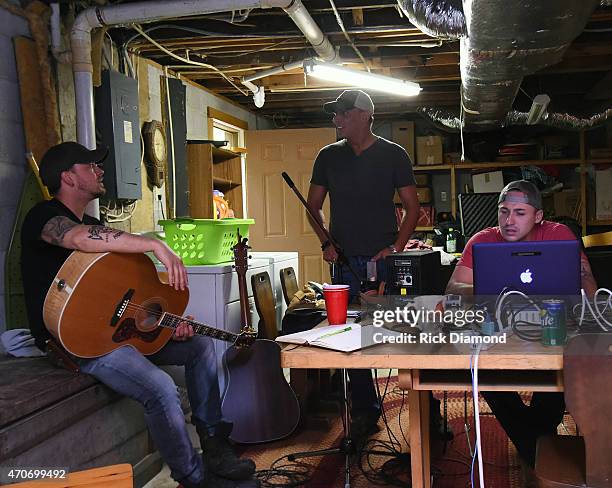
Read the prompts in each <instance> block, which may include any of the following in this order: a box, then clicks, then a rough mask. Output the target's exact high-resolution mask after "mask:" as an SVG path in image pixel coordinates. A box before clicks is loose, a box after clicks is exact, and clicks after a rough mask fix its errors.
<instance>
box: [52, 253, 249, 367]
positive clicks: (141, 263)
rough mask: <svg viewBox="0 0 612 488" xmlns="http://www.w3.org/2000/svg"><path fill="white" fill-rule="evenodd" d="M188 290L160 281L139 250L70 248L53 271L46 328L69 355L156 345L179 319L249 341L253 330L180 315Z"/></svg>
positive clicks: (212, 333) (218, 335)
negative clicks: (231, 328)
mask: <svg viewBox="0 0 612 488" xmlns="http://www.w3.org/2000/svg"><path fill="white" fill-rule="evenodd" d="M188 301H189V291H188V290H182V291H180V290H178V291H177V290H175V289H174V288H172V287H171V286H168V285H167V284H165V283H162V282H161V281H160V279H159V275H158V273H157V270H156V269H155V265H154V264H153V262H152V261H151V260H150V259H149V258H148V257H147V256H145V255H144V254H118V253H83V252H79V251H74V252H73V253H72V254H71V255H70V256H69V257H68V259H67V260H66V261H65V262H64V264H63V265H62V267H61V268H60V270H59V271H58V273H57V275H56V276H55V278H54V280H53V283H52V284H51V287H50V288H49V291H48V292H47V296H46V298H45V303H44V308H43V319H44V322H45V325H46V326H47V329H48V330H49V332H50V333H51V335H53V336H54V337H55V338H56V339H57V341H59V343H60V344H61V345H62V346H63V347H64V349H66V350H67V351H68V352H70V353H71V354H73V355H74V356H77V357H81V358H93V357H98V356H103V355H104V354H108V353H109V352H111V351H113V350H115V349H116V348H118V347H123V346H132V347H135V348H136V349H138V350H139V351H140V352H141V353H142V354H145V355H148V354H153V353H155V352H157V351H159V350H160V349H161V348H162V347H163V346H164V345H165V344H166V343H167V342H168V341H169V340H170V338H171V337H172V334H173V333H174V329H176V326H177V325H178V324H180V323H181V322H183V321H185V322H189V323H190V324H191V325H192V326H193V330H194V331H195V333H196V334H199V335H204V336H209V337H212V338H214V339H220V340H223V341H227V342H231V343H233V344H235V345H236V346H240V347H244V346H249V345H250V344H252V343H253V342H254V341H255V334H254V333H250V331H242V332H240V333H239V334H234V333H232V332H228V331H225V330H220V329H216V328H214V327H211V326H209V325H206V324H203V323H201V322H197V321H195V320H189V319H186V318H184V317H182V316H181V314H182V313H183V312H184V311H185V308H186V307H187V302H188Z"/></svg>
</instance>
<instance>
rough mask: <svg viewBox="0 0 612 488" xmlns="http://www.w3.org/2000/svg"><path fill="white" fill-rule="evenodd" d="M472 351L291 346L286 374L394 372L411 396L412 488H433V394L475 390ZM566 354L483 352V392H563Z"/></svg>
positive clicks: (501, 348) (553, 350) (526, 345)
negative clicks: (346, 350) (309, 370)
mask: <svg viewBox="0 0 612 488" xmlns="http://www.w3.org/2000/svg"><path fill="white" fill-rule="evenodd" d="M470 358H471V350H470V347H469V345H463V344H462V345H450V344H447V345H442V346H438V345H431V344H414V345H412V344H393V345H391V344H384V345H383V344H381V345H377V346H374V347H371V348H368V349H364V350H362V351H357V352H353V353H350V354H346V353H341V352H336V351H330V350H326V349H321V348H316V347H308V346H299V347H296V346H295V345H289V346H287V347H285V348H284V349H283V351H282V352H281V363H282V366H283V367H284V368H314V369H328V368H347V369H357V368H366V369H368V368H390V369H398V370H399V387H400V388H401V389H403V390H406V391H407V395H408V408H409V411H408V418H409V424H410V425H409V441H410V455H411V475H412V486H413V487H414V488H429V487H430V486H431V476H430V457H429V391H432V390H446V391H466V390H470V389H471V381H470V371H469V369H470ZM562 370H563V349H562V348H561V347H544V346H542V345H540V344H539V343H533V342H525V341H522V340H520V339H518V338H517V337H516V336H508V343H507V344H504V345H500V344H498V345H495V346H492V347H491V348H490V349H487V350H484V351H481V352H480V357H479V364H478V371H479V373H478V375H479V385H478V388H479V390H500V391H563V380H562Z"/></svg>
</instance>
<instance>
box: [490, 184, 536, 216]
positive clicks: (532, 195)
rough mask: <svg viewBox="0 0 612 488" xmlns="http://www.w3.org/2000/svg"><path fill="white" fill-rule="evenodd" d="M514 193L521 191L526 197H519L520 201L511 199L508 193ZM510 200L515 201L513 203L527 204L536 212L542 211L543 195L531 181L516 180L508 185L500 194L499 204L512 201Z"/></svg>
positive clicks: (514, 198)
mask: <svg viewBox="0 0 612 488" xmlns="http://www.w3.org/2000/svg"><path fill="white" fill-rule="evenodd" d="M513 191H520V192H521V193H523V194H524V195H525V197H518V199H517V198H516V197H510V198H509V197H508V193H510V192H513ZM510 199H512V200H514V201H513V203H526V204H528V205H531V206H532V207H533V208H535V209H536V210H542V194H541V193H540V190H538V187H537V186H535V185H534V184H533V183H532V182H531V181H527V180H516V181H512V182H510V183H508V184H507V185H506V186H505V187H504V189H503V190H502V191H501V193H500V194H499V199H498V200H497V204H498V205H499V204H500V203H502V202H505V201H506V200H508V201H510ZM519 200H520V201H519Z"/></svg>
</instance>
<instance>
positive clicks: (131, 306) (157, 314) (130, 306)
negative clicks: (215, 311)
mask: <svg viewBox="0 0 612 488" xmlns="http://www.w3.org/2000/svg"><path fill="white" fill-rule="evenodd" d="M125 309H126V310H130V311H132V312H146V313H148V314H149V315H151V316H152V317H157V318H159V317H161V316H162V315H164V314H166V315H168V316H170V317H172V319H173V320H176V321H177V322H176V324H174V323H173V324H171V325H172V326H173V327H176V326H177V325H178V324H180V323H181V322H189V323H191V324H192V325H195V326H196V327H199V328H204V329H207V330H212V331H217V330H219V329H215V328H213V327H210V326H208V325H204V324H198V323H196V322H195V321H194V320H189V319H186V318H184V317H181V316H179V315H176V314H173V313H170V312H158V311H156V310H153V309H151V308H147V307H144V306H142V305H138V304H136V303H131V302H130V303H128V305H127V306H126V307H125ZM162 327H163V326H162ZM219 332H223V333H225V334H227V335H230V336H236V337H238V334H236V333H234V332H230V331H226V330H219Z"/></svg>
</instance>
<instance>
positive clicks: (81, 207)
mask: <svg viewBox="0 0 612 488" xmlns="http://www.w3.org/2000/svg"><path fill="white" fill-rule="evenodd" d="M107 153H108V150H107V149H105V148H98V149H94V150H89V149H87V148H86V147H84V146H82V145H81V144H78V143H76V142H64V143H62V144H58V145H56V146H54V147H52V148H51V149H49V150H48V151H47V152H46V153H45V155H44V156H43V158H42V160H41V164H40V176H41V179H42V181H43V183H44V184H45V185H46V186H47V188H48V189H49V192H50V193H51V194H52V195H54V198H53V199H52V200H49V201H45V202H41V203H39V204H37V205H36V206H34V207H33V208H32V209H31V210H30V212H28V214H27V216H26V218H25V220H24V223H23V226H22V234H21V245H22V253H21V271H22V277H23V283H24V291H25V299H26V306H27V313H28V321H29V323H30V329H31V331H32V335H33V336H34V338H35V341H36V345H37V346H38V347H39V348H40V349H41V350H43V351H45V350H46V342H47V340H49V339H51V336H50V335H49V332H48V331H47V329H46V328H45V325H44V322H43V304H44V301H45V296H46V294H47V290H48V289H49V286H50V285H51V283H52V281H53V278H54V277H55V275H56V274H57V272H58V271H59V269H60V267H61V266H62V264H63V263H64V261H65V260H66V259H67V258H68V256H69V255H70V253H71V252H72V251H73V250H79V251H83V252H125V253H144V252H149V251H150V252H153V253H154V254H155V256H156V257H157V259H159V260H160V261H161V262H162V263H163V264H164V266H165V267H166V269H167V271H168V278H169V284H170V286H173V287H174V288H176V289H177V290H179V289H180V290H184V289H185V287H186V286H187V272H186V270H185V266H184V265H183V262H182V261H181V258H180V257H179V256H177V255H176V254H175V253H174V251H172V249H170V248H169V247H168V246H167V245H166V244H165V243H164V242H163V241H160V240H157V239H151V238H148V237H144V236H139V235H135V234H130V233H128V232H123V231H120V230H117V229H112V228H109V227H105V226H104V225H102V222H100V221H99V220H98V219H95V218H93V217H90V216H89V215H86V214H85V207H86V206H87V204H88V203H89V202H90V201H92V200H94V199H96V198H98V197H100V196H102V195H104V193H105V191H106V190H105V188H104V183H103V179H102V177H103V175H104V171H103V169H102V161H103V160H104V159H105V158H106V155H107ZM92 299H95V297H92ZM86 326H87V324H83V327H84V328H85V327H86ZM77 361H78V364H79V367H80V370H81V371H82V372H85V373H89V374H91V375H93V376H95V377H96V378H98V379H99V380H100V381H101V382H102V383H104V384H106V385H108V386H109V387H110V388H112V389H113V390H115V391H117V392H118V393H121V394H123V395H126V396H128V397H130V398H133V399H135V400H136V401H138V402H140V403H141V404H142V405H143V407H144V409H145V419H146V421H147V425H148V427H149V431H150V432H151V435H152V437H153V440H154V442H155V445H156V447H157V448H158V449H159V451H160V453H161V455H162V457H163V458H164V460H165V461H166V463H167V464H168V466H169V467H170V470H171V474H172V477H173V478H174V479H175V480H177V481H178V482H180V483H181V484H182V485H183V487H184V488H192V487H193V488H196V487H197V488H204V487H206V488H208V487H210V488H213V487H214V488H232V487H238V486H239V487H245V488H246V487H255V486H259V484H258V482H256V481H253V480H246V481H242V482H241V481H234V480H240V479H247V478H251V476H252V474H253V472H254V471H255V465H254V463H253V461H251V460H250V459H239V458H237V457H236V456H235V454H234V453H233V451H232V449H231V446H230V445H229V443H228V436H229V433H230V431H231V424H230V423H227V422H223V420H222V418H221V402H220V397H219V386H218V380H217V364H216V359H215V355H214V346H213V343H212V339H210V338H209V337H203V336H194V331H193V329H192V328H191V326H190V325H189V324H187V323H186V322H183V323H182V324H179V326H178V327H177V328H176V331H175V334H174V336H173V340H172V341H170V342H168V344H166V345H165V346H164V347H163V348H162V349H161V350H160V351H159V352H157V353H155V354H153V355H151V356H148V357H146V358H145V357H144V356H143V355H142V354H141V353H140V352H139V351H137V350H136V349H135V348H132V347H120V348H118V349H115V350H114V351H112V352H110V353H108V354H106V355H104V356H101V357H98V358H93V359H77ZM164 364H173V365H184V366H185V380H186V385H187V390H188V393H189V399H190V403H191V408H192V412H193V414H192V420H193V423H194V424H195V425H196V429H197V431H198V434H199V436H200V440H201V443H202V449H203V450H204V455H203V457H200V456H199V455H198V454H197V452H196V451H195V449H194V448H193V446H192V444H191V441H190V438H189V434H188V431H187V427H186V425H185V418H184V415H183V411H182V409H181V402H180V398H179V395H178V392H177V388H176V385H175V384H174V382H173V380H172V378H171V377H170V376H169V375H168V374H166V373H165V372H164V371H162V370H161V369H159V368H158V367H157V365H164ZM230 478H231V479H230Z"/></svg>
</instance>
